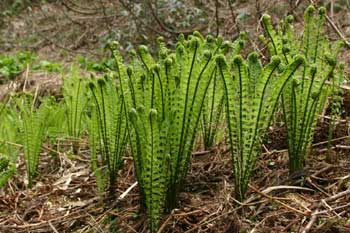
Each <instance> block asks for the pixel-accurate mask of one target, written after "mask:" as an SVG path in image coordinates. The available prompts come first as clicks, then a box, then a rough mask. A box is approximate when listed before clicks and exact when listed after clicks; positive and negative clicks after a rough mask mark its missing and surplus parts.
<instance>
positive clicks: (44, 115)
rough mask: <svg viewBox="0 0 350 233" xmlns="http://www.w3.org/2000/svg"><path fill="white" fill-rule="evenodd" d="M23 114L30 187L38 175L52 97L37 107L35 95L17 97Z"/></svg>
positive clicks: (21, 114)
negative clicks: (34, 101)
mask: <svg viewBox="0 0 350 233" xmlns="http://www.w3.org/2000/svg"><path fill="white" fill-rule="evenodd" d="M16 103H17V106H18V108H19V110H20V116H21V121H22V122H21V125H20V129H21V134H22V143H23V147H24V159H25V163H26V168H27V176H28V187H31V186H32V184H33V179H34V178H35V176H37V175H38V165H39V155H40V148H41V145H42V143H43V141H44V138H45V134H46V129H47V126H48V125H47V122H48V119H49V115H50V105H51V101H50V99H47V100H44V101H43V102H42V103H41V104H40V106H39V107H38V108H36V109H35V106H34V103H33V97H32V96H31V95H29V94H28V95H24V96H23V97H22V98H17V99H16Z"/></svg>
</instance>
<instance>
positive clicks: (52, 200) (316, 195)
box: [0, 1, 350, 233]
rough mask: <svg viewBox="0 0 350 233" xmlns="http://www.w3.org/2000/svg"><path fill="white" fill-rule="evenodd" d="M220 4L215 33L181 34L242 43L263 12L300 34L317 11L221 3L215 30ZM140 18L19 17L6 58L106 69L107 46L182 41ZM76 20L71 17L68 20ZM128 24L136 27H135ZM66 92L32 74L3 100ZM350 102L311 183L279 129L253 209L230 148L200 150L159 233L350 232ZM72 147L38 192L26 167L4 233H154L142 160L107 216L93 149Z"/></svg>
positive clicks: (51, 146)
mask: <svg viewBox="0 0 350 233" xmlns="http://www.w3.org/2000/svg"><path fill="white" fill-rule="evenodd" d="M67 2H70V1H67ZM80 2H81V1H80ZM96 2H97V1H96ZM103 2H106V6H108V5H107V4H112V3H111V2H112V1H103ZM121 2H123V1H121ZM136 2H137V1H136ZM189 2H191V3H189V4H192V2H196V1H189ZM213 2H215V1H209V3H208V4H207V5H206V7H205V9H206V12H208V13H206V14H205V15H206V17H207V18H208V19H209V20H208V22H209V23H206V22H204V23H203V22H202V21H200V20H197V21H194V24H190V26H183V27H181V30H180V29H179V31H192V30H193V29H202V32H203V34H206V33H208V32H213V33H215V32H216V28H217V25H216V24H218V25H219V26H220V30H219V33H220V34H222V35H223V36H224V37H225V38H227V39H231V38H233V37H235V36H237V29H239V28H245V29H246V30H248V31H249V33H250V34H251V35H252V36H251V38H255V37H256V35H258V34H259V33H260V32H261V27H260V26H259V15H261V13H262V12H265V11H268V12H269V13H271V14H272V15H273V16H274V17H273V20H275V21H276V19H277V18H281V17H283V16H284V15H286V13H288V12H290V11H295V12H292V13H294V14H295V17H296V21H297V24H298V23H300V21H301V18H302V11H303V7H304V6H305V5H307V4H308V3H307V2H308V1H300V2H301V5H300V6H298V7H295V8H289V7H286V4H287V2H288V1H261V5H256V4H255V1H244V2H243V1H242V3H239V4H238V5H237V6H236V8H235V9H233V10H232V9H230V7H228V6H227V4H226V3H225V2H226V1H219V2H220V4H221V5H220V7H221V8H220V9H221V11H220V12H221V14H220V16H219V18H218V20H214V19H215V3H213ZM257 2H258V1H257ZM292 2H293V1H292ZM297 2H299V1H297ZM325 2H330V1H325ZM193 4H194V3H193ZM70 6H71V5H69V6H68V7H70ZM114 7H115V9H118V7H122V6H121V5H116V6H114ZM344 8H345V9H341V10H340V11H336V12H333V11H332V12H331V13H332V14H331V19H332V20H333V22H335V23H336V25H338V27H339V28H340V29H341V32H342V33H343V35H344V36H345V37H347V38H349V35H350V27H349V22H350V13H349V12H350V11H349V10H347V9H346V7H344ZM74 9H75V8H74ZM74 9H73V10H74ZM133 9H136V8H132V10H131V11H128V10H126V12H124V11H122V12H119V11H117V13H118V14H115V12H103V11H100V12H99V13H97V14H95V15H93V14H91V15H90V14H88V12H85V14H84V13H82V12H80V13H79V11H78V12H76V11H72V9H68V8H67V6H66V7H65V6H62V5H55V4H43V5H34V6H32V7H31V9H30V10H26V11H23V12H22V13H21V14H19V15H15V16H11V17H5V18H4V19H2V22H4V25H3V26H2V27H1V34H2V36H1V37H0V39H1V40H0V41H1V45H0V52H1V53H4V54H5V53H6V54H14V53H16V52H18V51H21V50H28V49H30V50H33V51H35V52H36V53H37V54H38V56H39V57H40V59H48V60H53V61H58V60H59V61H61V62H62V64H63V66H64V67H69V66H70V65H71V64H72V63H74V62H75V61H76V59H77V56H84V57H89V58H91V59H97V60H98V59H102V58H103V57H105V56H106V54H107V53H106V52H105V50H103V44H104V43H107V41H108V40H109V39H110V38H112V39H119V40H120V41H122V47H123V49H124V50H125V52H126V51H128V50H129V49H131V48H133V47H134V46H135V47H136V45H138V44H141V43H145V42H147V41H155V38H156V37H157V36H159V35H162V36H165V37H166V38H167V39H168V41H170V44H171V42H172V41H174V40H175V38H176V36H177V34H178V33H173V32H172V31H170V30H166V29H164V28H162V25H161V24H154V22H153V24H154V25H155V26H154V28H153V32H152V27H150V25H153V24H152V22H151V21H147V20H146V19H144V20H145V23H142V22H139V21H140V20H139V19H138V18H137V15H135V14H133ZM75 10H76V9H75ZM85 10H86V9H85ZM161 10H162V9H161ZM67 13H68V14H69V17H65V15H66V14H67ZM232 13H233V17H232ZM106 14H107V15H106ZM108 14H111V15H108ZM123 14H124V15H123ZM179 15H180V16H181V12H180V13H179ZM140 17H142V15H141V16H140ZM106 18H108V19H111V20H106ZM131 18H132V20H130V19H131ZM198 18H200V17H198ZM141 19H142V18H141ZM234 19H240V20H234ZM128 20H130V21H133V22H134V23H133V24H132V26H131V24H130V22H129V21H128ZM142 20H143V19H142ZM143 24H146V25H143ZM203 25H205V28H203ZM176 26H177V25H176ZM179 27H180V26H179ZM157 31H158V32H162V33H157ZM169 31H170V32H169ZM326 33H327V35H328V36H329V37H330V38H333V39H339V35H338V34H337V33H335V32H334V30H333V28H332V27H331V26H330V25H329V24H328V26H327V28H326ZM153 46H154V45H153ZM249 46H250V47H254V48H258V47H259V45H258V44H257V41H255V40H251V41H250V42H249ZM263 52H264V51H263V50H262V53H263ZM341 60H342V61H344V62H346V64H347V65H349V56H348V50H347V51H344V52H343V53H342V55H341ZM24 83H25V84H24ZM61 83H62V79H61V74H60V73H47V72H34V71H31V70H29V71H28V73H26V72H23V73H22V74H21V75H19V76H18V77H17V78H16V79H15V80H12V81H10V82H8V83H6V84H3V85H1V86H0V99H3V96H4V95H7V94H8V92H9V91H17V92H21V91H23V90H25V91H33V92H34V91H35V90H36V86H37V85H38V84H40V86H41V87H40V90H39V91H42V92H41V93H40V94H41V95H45V94H48V92H47V90H49V93H50V94H54V95H55V96H59V95H60V85H61ZM348 99H349V96H348V95H345V96H344V105H343V111H344V115H343V116H342V118H341V119H339V120H338V123H337V127H336V130H335V133H334V135H333V136H332V138H333V140H332V142H331V143H330V145H328V146H330V148H329V147H327V144H328V142H327V138H328V120H327V114H325V115H324V116H321V117H320V123H319V124H318V127H317V132H316V134H315V139H314V146H313V148H312V151H311V153H310V156H309V158H308V160H307V166H306V168H305V170H304V172H303V174H299V175H297V176H295V177H290V176H289V174H288V154H287V151H286V146H287V145H286V143H285V141H286V140H285V132H284V128H283V127H281V126H272V127H271V131H270V133H269V135H268V138H267V140H266V143H265V147H264V150H263V153H262V155H261V156H260V157H259V160H258V162H257V165H256V167H255V170H254V173H253V174H254V175H253V177H252V179H251V181H250V184H249V189H248V194H247V199H246V201H244V202H243V203H240V202H238V201H237V200H235V199H234V197H233V196H234V195H233V194H234V192H233V191H234V185H233V177H232V167H231V162H230V155H229V150H228V147H227V143H225V141H226V140H225V139H224V140H223V142H222V143H220V144H219V145H217V147H215V148H213V150H211V151H203V148H200V147H198V148H197V150H196V152H194V153H193V158H192V164H191V167H190V170H189V172H188V176H187V179H186V184H185V187H184V188H183V190H182V192H181V193H180V198H179V199H180V203H179V208H178V209H175V210H173V211H172V212H171V213H168V214H166V215H164V217H163V220H162V225H161V228H160V230H159V233H161V232H163V233H165V232H169V233H171V232H174V233H177V232H178V233H181V232H186V233H189V232H217V233H221V232H302V231H305V232H350V158H349V150H350V134H349V110H350V106H349V105H348V104H347V103H348ZM71 144H72V141H71V140H69V139H64V138H62V139H57V140H56V141H55V142H52V143H46V144H45V145H44V146H43V152H42V154H41V158H40V174H41V175H40V176H39V177H38V178H37V179H36V185H35V186H34V187H33V188H31V189H28V188H26V183H25V180H26V179H25V175H24V174H25V173H26V172H25V166H24V161H23V159H19V162H18V165H17V173H16V175H15V176H14V178H12V179H11V180H10V181H9V182H8V185H7V186H6V187H5V188H4V189H1V190H0V210H1V211H0V232H4V233H7V232H17V233H19V232H110V231H111V229H115V232H147V225H146V219H145V216H144V215H143V214H142V212H141V211H140V206H139V203H140V200H139V198H140V197H139V194H138V187H137V185H136V181H135V178H134V177H135V176H134V169H133V165H132V163H133V161H132V158H131V157H125V164H124V167H123V169H122V170H121V171H120V174H119V179H118V189H117V193H116V196H117V197H118V198H117V200H115V201H113V202H111V203H110V204H111V205H110V206H107V207H106V206H105V205H104V203H105V202H104V200H103V198H102V197H101V196H99V194H98V192H97V190H96V184H95V178H94V176H93V174H92V172H91V169H90V159H89V148H88V143H87V139H81V140H80V141H79V145H80V147H79V148H80V150H79V153H76V154H73V153H72V151H71ZM18 146H20V145H18ZM20 157H21V156H20Z"/></svg>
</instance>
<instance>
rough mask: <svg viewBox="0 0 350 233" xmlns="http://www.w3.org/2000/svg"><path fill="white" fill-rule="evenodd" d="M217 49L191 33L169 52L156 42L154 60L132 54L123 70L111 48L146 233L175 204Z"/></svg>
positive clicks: (154, 228)
mask: <svg viewBox="0 0 350 233" xmlns="http://www.w3.org/2000/svg"><path fill="white" fill-rule="evenodd" d="M222 46H224V45H223V43H222V39H218V40H215V39H214V38H213V37H211V36H209V37H207V39H204V38H203V37H202V36H201V35H200V34H199V33H197V32H195V33H194V34H193V35H191V36H190V37H189V38H188V40H186V39H185V38H184V36H180V38H179V42H178V43H177V45H176V51H175V52H172V51H170V50H168V49H167V48H166V46H165V43H164V42H163V41H162V40H161V39H160V40H159V47H160V49H159V54H158V57H157V58H154V57H153V56H152V55H151V54H150V52H149V51H148V49H147V47H145V46H141V47H140V49H139V54H138V56H137V55H136V53H132V58H131V63H130V66H129V67H126V66H125V65H124V63H123V60H122V58H121V56H120V55H119V53H118V50H117V44H112V46H111V47H112V51H113V54H114V57H115V59H116V61H117V65H118V69H117V70H116V76H117V78H118V80H119V85H120V88H121V89H122V90H123V96H124V101H125V105H126V108H127V109H128V112H129V115H128V117H129V119H130V122H131V125H130V128H129V130H130V147H131V151H132V153H133V158H134V167H135V170H136V176H137V180H138V183H139V188H140V193H141V195H142V197H143V202H144V203H143V205H144V207H145V208H146V212H147V216H148V218H149V223H150V228H151V232H156V231H157V230H158V227H159V221H160V215H161V214H162V212H163V210H164V209H166V210H168V211H170V210H172V209H173V208H174V207H176V206H177V204H178V199H177V198H178V194H179V191H180V190H181V188H182V187H183V183H184V179H185V177H186V173H187V170H188V167H189V163H190V158H191V153H192V147H193V144H194V140H195V136H196V133H197V128H198V126H199V121H200V113H201V109H202V107H203V103H204V98H205V94H206V92H207V89H208V86H209V84H210V81H211V80H212V79H214V76H215V67H216V65H215V60H214V59H213V56H215V54H216V53H221V47H222ZM225 46H226V48H228V47H230V46H231V44H226V45H225ZM225 46H224V47H225Z"/></svg>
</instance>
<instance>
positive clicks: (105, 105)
mask: <svg viewBox="0 0 350 233" xmlns="http://www.w3.org/2000/svg"><path fill="white" fill-rule="evenodd" d="M89 88H90V90H91V93H92V98H93V100H94V104H95V105H94V106H93V108H92V110H93V111H94V112H93V113H92V118H91V122H90V135H89V136H90V143H91V145H90V146H91V152H92V158H91V159H92V168H93V170H94V173H95V175H96V177H97V182H98V186H100V187H99V189H100V190H101V188H102V187H103V180H102V179H101V178H102V173H104V174H107V176H108V178H109V179H108V182H109V196H110V197H111V198H112V197H113V196H114V192H115V185H116V179H117V174H118V171H119V169H120V168H121V166H122V163H123V159H122V158H123V154H124V151H125V148H126V144H127V139H128V134H127V122H126V112H125V106H124V102H123V98H122V95H121V93H120V88H119V87H118V86H116V85H114V83H113V80H112V79H111V78H110V77H105V78H102V79H97V80H93V81H91V82H90V84H89ZM96 151H100V152H101V153H102V157H101V159H98V158H97V156H96ZM101 166H102V167H101ZM103 167H105V168H106V169H104V168H103Z"/></svg>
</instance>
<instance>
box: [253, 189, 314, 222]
mask: <svg viewBox="0 0 350 233" xmlns="http://www.w3.org/2000/svg"><path fill="white" fill-rule="evenodd" d="M248 186H249V188H251V189H253V191H255V192H257V193H258V194H260V195H261V196H264V197H266V198H268V199H269V200H271V201H273V202H276V203H278V204H280V205H282V206H283V207H285V208H286V209H288V210H291V211H293V212H296V213H298V214H301V215H303V216H310V213H305V212H303V211H300V210H298V209H295V208H293V207H291V206H289V205H287V204H286V203H284V202H282V201H279V200H277V199H276V198H274V197H272V196H269V195H267V194H265V193H263V192H260V191H259V190H258V189H257V188H255V187H254V186H252V185H250V184H248Z"/></svg>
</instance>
